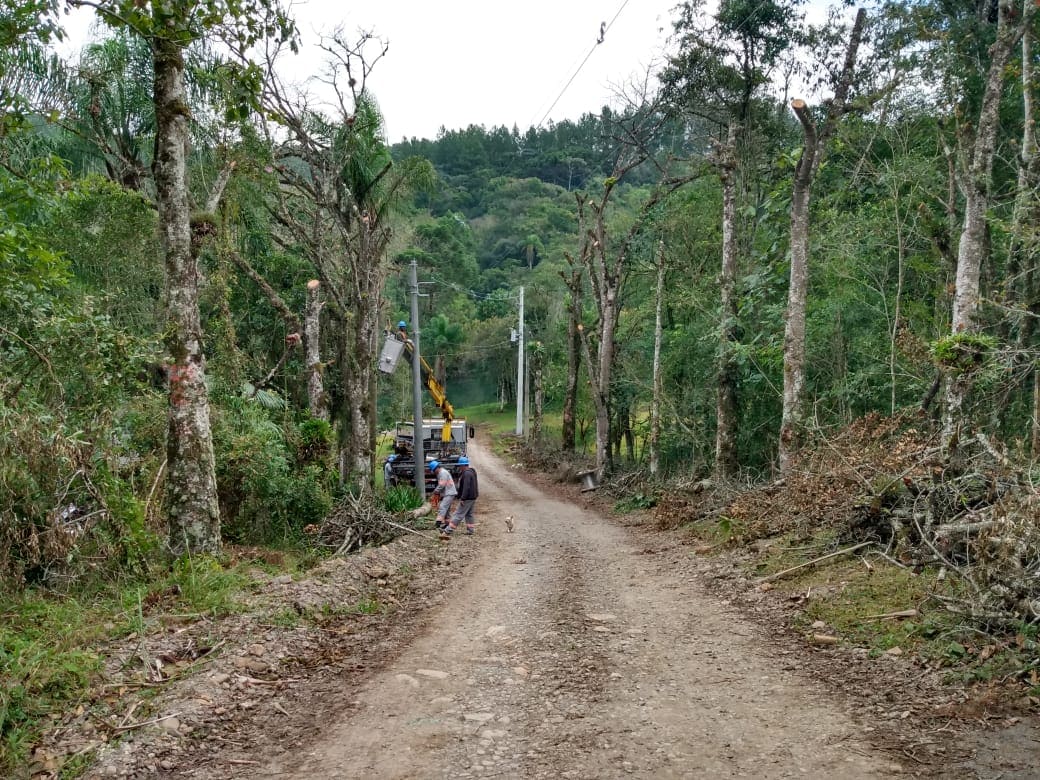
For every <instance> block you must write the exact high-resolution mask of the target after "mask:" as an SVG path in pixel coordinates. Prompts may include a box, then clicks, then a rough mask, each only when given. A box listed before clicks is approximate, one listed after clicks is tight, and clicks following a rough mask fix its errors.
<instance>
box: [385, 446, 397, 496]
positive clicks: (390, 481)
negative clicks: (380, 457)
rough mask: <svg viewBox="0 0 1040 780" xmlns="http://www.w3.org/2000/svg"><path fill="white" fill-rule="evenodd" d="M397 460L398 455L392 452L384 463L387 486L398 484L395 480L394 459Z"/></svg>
mask: <svg viewBox="0 0 1040 780" xmlns="http://www.w3.org/2000/svg"><path fill="white" fill-rule="evenodd" d="M395 460H397V456H396V455H394V454H390V455H387V456H386V461H384V463H383V484H384V485H385V486H386V487H388V488H389V487H393V486H394V485H395V484H396V481H395V480H394V461H395Z"/></svg>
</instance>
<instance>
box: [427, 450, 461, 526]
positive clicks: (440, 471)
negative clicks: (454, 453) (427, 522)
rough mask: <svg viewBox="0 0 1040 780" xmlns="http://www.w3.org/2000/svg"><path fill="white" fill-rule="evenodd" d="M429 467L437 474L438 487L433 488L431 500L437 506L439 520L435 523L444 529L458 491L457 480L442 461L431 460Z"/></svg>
mask: <svg viewBox="0 0 1040 780" xmlns="http://www.w3.org/2000/svg"><path fill="white" fill-rule="evenodd" d="M427 468H428V469H429V470H430V471H432V472H433V473H434V474H435V475H436V476H437V487H435V488H434V489H433V496H432V497H431V500H432V503H433V504H434V505H436V507H437V520H436V521H435V523H434V524H435V525H436V526H437V528H439V529H440V530H441V531H443V530H444V529H445V528H447V527H448V512H449V511H450V510H451V504H452V502H453V501H454V500H455V496H456V494H457V492H458V491H456V490H455V480H454V479H452V477H451V472H450V471H448V469H446V468H445V467H444V466H442V465H441V463H440V461H437V460H431V461H430V462H429V463H428V464H427Z"/></svg>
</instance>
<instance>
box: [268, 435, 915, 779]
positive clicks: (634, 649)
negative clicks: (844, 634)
mask: <svg viewBox="0 0 1040 780" xmlns="http://www.w3.org/2000/svg"><path fill="white" fill-rule="evenodd" d="M474 462H475V463H476V464H479V465H478V468H479V474H480V481H481V498H480V500H479V502H478V519H479V521H480V526H479V528H478V534H477V535H476V536H475V537H472V538H469V537H464V536H459V537H457V538H455V539H453V540H452V541H451V542H450V544H452V545H479V546H480V548H481V553H480V558H479V563H478V564H477V565H476V566H475V567H474V568H473V569H472V570H471V572H470V573H469V574H467V576H466V577H465V578H463V579H462V580H457V581H456V584H455V585H453V586H452V587H451V588H450V592H445V593H443V594H442V595H441V597H440V598H438V599H435V600H434V601H433V603H431V608H432V609H434V610H436V612H435V613H434V616H433V619H432V621H431V623H430V629H429V630H428V631H427V632H426V633H425V634H423V635H421V636H418V637H416V638H415V640H414V642H413V643H412V644H411V645H410V646H409V647H408V648H407V649H405V650H404V652H403V653H401V654H400V655H399V656H398V657H397V658H396V659H395V660H393V661H391V662H390V663H389V665H388V666H387V667H386V668H385V669H383V670H382V671H380V672H379V673H378V674H376V675H375V676H373V677H372V678H370V679H369V680H368V681H367V682H366V683H365V684H364V685H363V687H362V688H361V690H360V692H359V694H358V696H357V697H356V700H355V701H354V702H353V706H352V707H351V708H350V709H349V711H346V712H343V713H342V718H341V720H339V722H336V723H330V724H328V727H327V729H326V730H325V731H324V733H322V734H320V735H319V738H318V739H316V740H315V742H314V743H313V744H311V745H308V746H305V747H303V748H296V749H293V750H290V751H287V752H285V753H284V754H282V755H281V756H280V757H279V759H278V760H276V761H275V762H273V763H270V764H268V765H267V766H266V767H264V768H262V769H261V770H260V771H258V772H257V773H256V774H255V775H254V776H263V777H279V778H308V779H311V778H315V777H322V778H326V777H330V778H331V777H337V778H441V777H451V778H471V777H472V778H479V777H508V778H512V777H517V778H519V777H525V778H537V777H575V778H613V777H644V778H679V777H688V778H700V777H704V778H708V777H710V778H716V777H756V778H785V777H827V778H869V777H886V776H890V775H892V774H894V773H896V772H898V771H899V767H898V765H895V764H893V762H892V760H891V759H890V758H888V757H886V756H884V755H882V754H879V753H877V752H875V751H874V749H873V748H871V747H870V746H869V745H868V744H866V743H865V742H863V741H861V740H860V735H861V734H862V729H861V727H860V726H858V725H857V723H856V721H855V719H854V717H853V716H852V714H851V713H850V712H849V711H848V710H847V709H846V706H845V705H844V704H843V703H842V702H839V701H835V700H834V698H833V694H830V693H828V692H827V691H826V690H825V689H824V688H823V686H821V685H817V684H815V683H814V681H813V680H811V679H807V678H806V677H804V676H803V673H802V672H801V671H800V668H798V669H796V668H794V667H793V666H789V668H786V669H785V666H788V665H787V664H785V655H784V651H782V650H775V649H770V648H771V646H772V643H770V642H768V641H763V639H766V638H764V637H761V636H756V632H757V631H760V630H761V629H757V628H756V627H754V626H753V625H752V624H750V623H748V622H747V621H746V620H745V619H743V618H741V616H740V615H739V614H738V612H737V611H736V610H735V609H730V608H728V607H727V606H726V605H725V604H723V603H720V602H719V600H718V598H717V597H714V596H710V595H708V594H707V593H705V592H704V591H703V590H701V589H700V588H699V587H698V586H697V585H696V584H694V583H691V582H688V581H687V582H684V581H677V579H676V578H674V577H673V576H671V573H670V571H669V560H668V559H667V558H666V556H660V555H647V554H644V550H642V549H639V546H638V543H637V542H636V541H634V539H633V538H632V537H631V536H630V535H629V534H628V533H627V532H626V531H625V530H624V529H622V528H619V527H618V526H617V525H616V524H614V523H612V522H611V521H610V520H607V519H605V518H602V517H600V516H597V515H596V514H594V513H592V512H589V511H585V510H583V509H582V508H581V507H578V506H575V505H574V504H573V503H570V502H567V501H562V500H557V499H555V498H553V497H552V496H551V495H547V494H546V493H543V492H540V491H538V490H537V489H535V488H532V487H531V486H530V485H528V484H525V483H524V482H522V481H521V480H520V479H519V478H518V477H517V476H516V475H515V474H513V473H511V472H510V471H509V469H508V468H507V467H504V466H502V465H501V464H496V465H492V461H491V457H490V456H489V455H488V454H487V453H485V452H482V451H480V450H479V449H477V450H476V451H475V452H474ZM507 515H512V516H513V517H514V518H515V522H516V530H515V532H514V533H507V531H506V527H505V524H504V518H505V517H506V516H507ZM676 554H685V553H682V552H677V553H676Z"/></svg>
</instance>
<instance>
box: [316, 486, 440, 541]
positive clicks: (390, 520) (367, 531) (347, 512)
mask: <svg viewBox="0 0 1040 780" xmlns="http://www.w3.org/2000/svg"><path fill="white" fill-rule="evenodd" d="M429 512H430V505H429V504H423V505H422V506H421V507H419V508H418V509H413V510H411V511H407V512H399V513H398V514H396V515H395V514H392V513H391V512H388V511H387V510H385V509H383V508H382V507H381V506H379V504H378V503H377V502H376V500H375V498H374V496H373V495H372V494H371V493H369V492H368V491H364V492H362V493H360V494H358V495H356V496H355V495H347V496H345V497H344V498H343V499H342V500H341V501H340V502H339V504H337V505H336V506H335V507H333V509H332V511H331V512H329V514H328V515H327V516H326V517H325V519H324V520H323V521H322V522H321V523H320V524H319V525H315V526H309V527H308V528H307V530H308V531H309V532H310V533H311V535H312V536H313V538H314V541H315V543H316V544H317V545H318V546H319V547H322V548H324V549H326V550H331V551H333V554H334V555H345V554H347V553H349V552H352V551H353V550H358V549H360V548H362V547H365V546H377V545H383V544H386V543H387V542H390V541H393V540H394V539H396V538H397V537H398V536H401V535H402V534H404V533H412V534H419V535H421V536H424V535H425V534H424V533H423V531H422V530H421V529H420V528H419V527H418V524H417V523H416V521H417V520H419V518H421V517H423V516H424V515H427V514H429Z"/></svg>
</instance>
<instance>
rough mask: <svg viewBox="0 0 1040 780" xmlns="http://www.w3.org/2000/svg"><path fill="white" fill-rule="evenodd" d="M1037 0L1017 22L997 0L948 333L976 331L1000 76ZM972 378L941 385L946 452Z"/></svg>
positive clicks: (954, 375)
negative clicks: (995, 21)
mask: <svg viewBox="0 0 1040 780" xmlns="http://www.w3.org/2000/svg"><path fill="white" fill-rule="evenodd" d="M1035 10H1036V5H1035V4H1034V2H1033V0H1025V2H1023V11H1022V14H1021V17H1020V19H1019V21H1018V22H1017V23H1016V20H1015V9H1014V6H1013V5H1012V3H1011V0H999V4H998V8H997V38H996V41H994V43H993V45H992V46H990V49H989V53H990V63H989V70H988V73H987V76H986V86H985V90H984V92H983V96H982V106H981V108H980V109H979V118H978V122H977V123H976V126H977V129H976V131H975V138H974V142H973V144H972V148H971V154H970V158H969V165H968V170H967V171H966V172H965V175H964V176H963V177H962V185H961V189H962V190H963V192H964V221H963V223H962V227H961V237H960V244H959V246H958V247H957V278H956V282H955V291H954V297H953V316H952V318H951V322H950V329H951V331H952V333H953V334H955V335H956V334H971V333H977V332H978V330H979V322H978V313H979V274H980V270H981V268H982V262H983V260H984V258H985V255H986V224H987V222H986V220H987V217H986V212H987V211H988V210H989V206H990V194H991V192H990V191H991V189H992V185H993V158H994V155H995V152H996V143H997V133H998V131H999V130H1000V98H1001V95H1002V94H1003V91H1004V75H1005V70H1006V68H1007V65H1008V62H1009V61H1010V59H1011V54H1012V52H1013V51H1014V48H1015V46H1016V45H1017V44H1018V40H1019V38H1020V37H1021V36H1022V34H1023V32H1024V30H1025V28H1026V27H1027V26H1028V25H1029V24H1030V23H1031V21H1032V18H1033V14H1034V12H1035ZM973 383H974V382H973V377H972V375H971V372H968V371H951V372H950V376H949V378H948V382H947V385H946V404H945V407H944V410H943V436H942V440H943V449H944V453H945V454H946V455H947V456H950V455H953V454H954V451H955V450H956V448H957V442H958V439H959V438H960V433H961V429H962V427H963V426H964V425H965V424H966V422H967V421H966V420H965V410H964V403H965V401H966V399H967V397H968V394H969V392H970V391H971V388H972V385H973Z"/></svg>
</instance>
